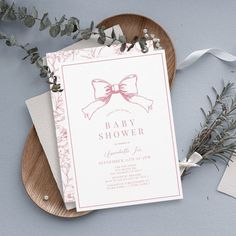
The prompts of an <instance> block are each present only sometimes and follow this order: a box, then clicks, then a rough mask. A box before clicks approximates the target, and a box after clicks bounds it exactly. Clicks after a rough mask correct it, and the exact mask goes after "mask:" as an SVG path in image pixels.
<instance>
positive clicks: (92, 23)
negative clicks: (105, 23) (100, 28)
mask: <svg viewBox="0 0 236 236" xmlns="http://www.w3.org/2000/svg"><path fill="white" fill-rule="evenodd" d="M93 28H94V21H92V22H91V24H90V30H91V31H93Z"/></svg>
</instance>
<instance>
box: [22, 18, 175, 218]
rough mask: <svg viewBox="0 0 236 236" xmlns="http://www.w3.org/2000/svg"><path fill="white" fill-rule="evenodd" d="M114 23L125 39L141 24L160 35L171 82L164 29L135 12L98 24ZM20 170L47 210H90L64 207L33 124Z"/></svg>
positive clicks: (171, 53) (172, 70)
mask: <svg viewBox="0 0 236 236" xmlns="http://www.w3.org/2000/svg"><path fill="white" fill-rule="evenodd" d="M116 24H119V25H120V26H121V28H122V30H123V32H124V34H125V35H126V37H127V40H128V41H130V40H132V39H133V37H134V36H136V35H137V36H140V35H142V30H143V29H144V28H147V29H148V30H149V31H150V32H151V33H154V34H155V35H156V36H157V37H159V38H160V39H161V45H162V47H163V48H164V49H165V50H166V58H167V68H168V75H169V83H170V86H171V85H172V83H173V80H174V78H175V70H176V59H175V50H174V47H173V44H172V42H171V40H170V38H169V36H168V35H167V33H166V32H165V30H163V29H162V27H161V26H160V25H158V24H157V23H155V22H154V21H152V20H150V19H148V18H146V17H144V16H139V15H134V14H123V15H118V16H113V17H110V18H107V19H105V20H103V21H102V22H101V23H100V24H99V26H105V27H106V28H109V27H111V26H113V25H116ZM21 171H22V181H23V184H24V187H25V189H26V192H27V193H28V195H29V197H30V198H31V199H32V201H33V202H34V203H35V204H36V205H37V206H39V207H40V208H41V209H43V210H44V211H46V212H47V213H50V214H52V215H55V216H59V217H67V218H72V217H80V216H84V215H86V214H88V213H89V212H80V213H78V212H76V211H75V210H70V211H68V210H66V209H65V206H64V203H63V200H62V197H61V195H60V192H59V190H58V188H57V185H56V182H55V180H54V178H53V175H52V172H51V170H50V167H49V164H48V161H47V158H46V156H45V154H44V151H43V149H42V146H41V144H40V142H39V139H38V136H37V133H36V131H35V128H34V127H32V129H31V130H30V132H29V135H28V138H27V140H26V143H25V147H24V152H23V157H22V166H21ZM44 196H48V197H49V199H48V200H47V201H45V200H44Z"/></svg>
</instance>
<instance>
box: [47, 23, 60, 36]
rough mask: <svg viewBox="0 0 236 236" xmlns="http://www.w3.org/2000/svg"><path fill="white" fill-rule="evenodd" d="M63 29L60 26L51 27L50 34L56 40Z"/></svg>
mask: <svg viewBox="0 0 236 236" xmlns="http://www.w3.org/2000/svg"><path fill="white" fill-rule="evenodd" d="M60 31H61V27H60V25H59V24H55V25H52V26H51V27H50V30H49V33H50V35H51V36H52V37H53V38H56V37H57V35H58V34H59V33H60Z"/></svg>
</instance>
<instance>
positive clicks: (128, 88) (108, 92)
mask: <svg viewBox="0 0 236 236" xmlns="http://www.w3.org/2000/svg"><path fill="white" fill-rule="evenodd" d="M137 80H138V77H137V75H135V74H130V75H128V76H126V77H125V78H124V79H122V80H121V81H120V83H119V84H110V83H109V82H107V81H105V80H101V79H95V80H93V81H92V86H93V89H94V99H95V100H94V101H93V102H91V103H89V104H88V105H87V106H86V107H84V108H83V109H82V112H83V113H84V116H85V118H88V119H89V120H90V119H91V118H92V116H93V115H94V113H95V112H96V111H97V110H99V109H101V108H102V107H103V106H105V105H106V104H107V103H109V101H110V99H111V97H112V95H113V94H116V93H119V94H121V95H122V97H123V98H124V99H125V100H126V101H127V102H130V103H133V104H136V105H139V106H140V107H142V108H143V109H145V110H146V112H149V111H150V110H151V109H152V105H153V100H151V99H148V98H146V97H143V96H140V95H138V87H137Z"/></svg>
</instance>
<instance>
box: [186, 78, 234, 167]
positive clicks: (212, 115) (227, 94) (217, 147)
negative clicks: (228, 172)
mask: <svg viewBox="0 0 236 236" xmlns="http://www.w3.org/2000/svg"><path fill="white" fill-rule="evenodd" d="M212 89H213V91H214V93H215V101H214V102H212V100H211V98H210V97H209V96H207V99H208V101H209V104H210V110H209V111H208V112H205V111H204V109H203V108H201V111H202V113H203V115H204V118H205V122H204V124H203V125H201V130H200V132H199V133H198V135H197V136H196V138H195V139H194V140H193V143H192V145H191V146H190V149H189V152H188V155H187V160H188V159H189V158H190V156H191V155H192V154H193V153H194V152H198V153H199V154H200V155H201V156H202V157H203V159H202V161H201V163H200V164H202V163H204V162H205V161H208V162H211V163H213V164H214V165H215V166H216V168H217V169H219V168H218V166H217V163H216V162H217V159H218V160H222V161H223V162H225V163H226V164H228V161H232V159H231V156H232V154H236V118H235V117H236V96H235V86H234V83H231V82H228V83H227V84H226V85H224V86H223V89H222V91H221V92H220V93H218V92H217V90H216V89H215V88H214V87H213V88H212Z"/></svg>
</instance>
